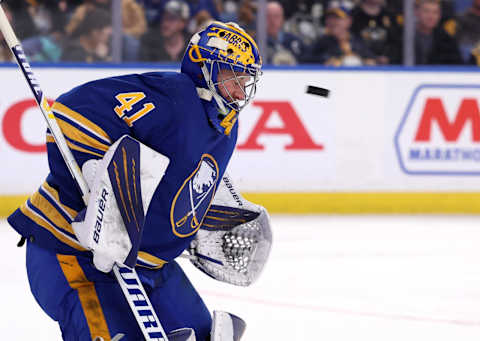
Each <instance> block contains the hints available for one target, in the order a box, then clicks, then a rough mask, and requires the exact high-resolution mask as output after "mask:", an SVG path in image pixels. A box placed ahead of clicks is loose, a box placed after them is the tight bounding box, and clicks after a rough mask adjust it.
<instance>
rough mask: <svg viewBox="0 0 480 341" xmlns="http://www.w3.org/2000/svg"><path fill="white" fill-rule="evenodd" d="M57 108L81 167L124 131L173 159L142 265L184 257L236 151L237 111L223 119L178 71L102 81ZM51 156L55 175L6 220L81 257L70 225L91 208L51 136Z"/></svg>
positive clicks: (147, 232) (151, 218)
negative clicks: (85, 202)
mask: <svg viewBox="0 0 480 341" xmlns="http://www.w3.org/2000/svg"><path fill="white" fill-rule="evenodd" d="M52 110H53V112H54V114H55V117H56V119H57V122H58V124H59V126H60V128H61V129H62V132H63V133H64V135H65V137H66V140H67V143H68V145H69V147H70V149H71V150H72V152H73V154H74V156H75V159H76V160H77V162H78V164H79V166H80V167H82V165H83V164H84V163H85V162H86V161H87V160H90V159H100V158H102V157H103V155H104V154H105V152H106V151H107V149H108V148H109V146H110V145H111V144H113V143H114V142H115V141H116V140H117V139H118V138H120V137H121V136H123V135H125V134H127V135H130V136H132V137H133V138H135V139H137V140H139V141H140V142H142V143H143V144H145V145H147V146H149V147H150V148H152V149H154V150H156V151H158V152H160V153H162V154H163V155H165V156H167V157H168V158H169V159H170V165H169V167H168V168H167V171H166V173H165V176H164V177H163V178H162V181H161V182H160V184H159V186H158V188H157V189H156V191H155V193H154V195H153V198H152V202H151V204H150V207H149V210H148V212H147V215H146V219H145V226H144V232H143V238H142V242H141V245H140V252H139V254H138V259H137V265H139V266H144V267H148V268H160V267H161V266H162V265H163V264H164V263H165V262H168V261H169V260H171V259H173V258H175V257H177V256H178V255H179V254H180V253H182V251H183V250H184V249H185V248H187V247H188V245H189V243H190V241H191V239H192V238H193V236H194V234H195V233H196V231H197V230H198V228H199V227H200V225H201V223H202V220H203V217H204V216H205V214H206V212H207V210H208V207H209V206H210V203H211V201H212V199H213V196H214V194H215V191H216V186H217V184H218V183H219V181H220V179H221V178H222V176H223V173H224V171H225V168H226V167H227V164H228V162H229V160H230V157H231V155H232V153H233V150H234V148H235V144H236V140H237V129H238V124H236V119H237V113H236V112H234V111H232V112H231V113H230V114H228V115H226V116H223V115H219V112H218V109H217V106H216V105H215V102H214V101H207V100H204V99H201V98H200V97H199V95H198V94H197V89H196V88H195V85H194V83H193V82H192V80H191V79H190V78H189V77H188V76H186V75H184V74H181V73H173V72H153V73H145V74H132V75H126V76H119V77H112V78H106V79H101V80H96V81H93V82H90V83H87V84H84V85H81V86H79V87H77V88H74V89H73V90H71V91H69V92H67V93H65V94H63V95H61V96H60V97H59V98H58V99H57V101H56V102H55V103H54V104H53V107H52ZM47 151H48V162H49V167H50V174H49V175H48V177H47V179H46V181H45V182H44V183H43V184H42V185H41V186H40V188H39V189H38V191H37V192H36V193H34V194H33V195H32V196H31V197H30V198H29V199H28V200H27V201H26V202H25V203H24V204H23V205H22V206H21V207H20V208H19V209H17V210H16V211H15V212H14V213H13V214H12V215H11V216H10V217H9V218H8V221H9V223H10V224H11V225H12V226H13V227H14V228H15V230H16V231H18V232H19V233H20V234H21V235H22V236H24V237H26V238H31V237H33V239H34V240H35V242H36V243H38V244H39V245H41V246H42V247H45V248H49V249H53V250H55V251H56V252H58V253H63V254H76V253H83V252H85V251H86V250H85V249H84V248H83V247H82V246H81V245H80V244H79V242H78V240H77V238H76V237H75V234H74V233H73V229H72V227H71V222H72V221H73V219H74V218H75V216H76V215H77V214H78V212H80V211H81V210H83V209H84V208H85V205H84V203H83V201H82V198H81V195H80V193H79V191H78V189H77V185H76V183H75V181H74V180H73V178H72V177H71V175H70V173H69V171H68V169H67V167H66V165H65V163H64V161H63V159H62V157H61V154H60V152H59V150H58V148H57V146H56V144H55V142H54V140H53V136H52V135H51V134H50V133H49V132H48V131H47ZM200 172H203V173H204V174H199V173H200ZM195 176H197V178H198V177H199V176H201V178H202V179H204V180H203V182H202V188H201V189H196V188H195V186H194V184H193V179H194V178H195ZM197 187H198V184H197ZM196 190H198V192H199V193H200V195H198V196H195V191H196ZM192 193H193V194H192ZM192 198H193V199H192ZM192 210H194V211H195V214H190V212H191V211H192Z"/></svg>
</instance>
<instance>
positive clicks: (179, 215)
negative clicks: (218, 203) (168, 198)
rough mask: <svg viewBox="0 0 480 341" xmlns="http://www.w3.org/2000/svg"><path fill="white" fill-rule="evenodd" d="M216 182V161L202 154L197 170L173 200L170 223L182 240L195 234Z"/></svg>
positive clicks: (211, 198)
mask: <svg viewBox="0 0 480 341" xmlns="http://www.w3.org/2000/svg"><path fill="white" fill-rule="evenodd" d="M217 182H218V165H217V161H216V160H215V159H214V158H213V156H211V155H209V154H203V155H202V159H201V160H200V162H199V163H198V166H197V168H196V169H195V171H193V173H192V174H191V175H190V176H189V177H188V178H187V180H185V182H184V183H183V185H182V187H180V189H179V190H178V192H177V195H176V196H175V198H174V199H173V203H172V207H171V210H170V222H171V224H172V229H173V233H174V234H175V235H176V236H178V237H181V238H184V237H188V236H191V235H192V234H194V233H195V232H197V230H198V229H199V228H200V225H201V224H202V221H203V217H204V215H205V213H206V212H207V210H208V208H209V207H210V203H211V202H212V200H213V196H214V195H215V191H216V187H217Z"/></svg>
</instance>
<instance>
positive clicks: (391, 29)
mask: <svg viewBox="0 0 480 341" xmlns="http://www.w3.org/2000/svg"><path fill="white" fill-rule="evenodd" d="M384 5H385V0H361V1H360V2H359V4H358V5H357V6H355V8H354V9H353V10H352V20H353V24H352V32H353V33H354V34H355V35H357V36H359V37H361V38H362V39H363V41H364V42H365V44H366V45H367V46H368V47H369V48H370V50H372V52H373V53H374V54H375V59H376V63H377V64H383V65H385V64H399V63H400V62H401V56H400V46H401V43H402V41H401V39H402V32H401V30H400V28H399V27H398V25H397V22H396V18H395V16H394V15H393V14H391V13H389V12H387V10H386V9H385V6H384Z"/></svg>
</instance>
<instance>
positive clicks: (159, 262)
mask: <svg viewBox="0 0 480 341" xmlns="http://www.w3.org/2000/svg"><path fill="white" fill-rule="evenodd" d="M137 257H138V259H139V260H141V261H142V262H144V263H147V264H151V267H148V266H145V265H140V264H137V266H141V267H143V268H148V269H160V268H161V267H162V266H163V265H165V264H166V263H168V262H167V261H165V260H163V259H160V258H158V257H155V256H153V255H151V254H149V253H146V252H143V251H139V252H138V256H137Z"/></svg>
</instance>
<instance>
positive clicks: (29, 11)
mask: <svg viewBox="0 0 480 341" xmlns="http://www.w3.org/2000/svg"><path fill="white" fill-rule="evenodd" d="M5 3H7V4H8V5H9V6H10V12H11V15H12V22H13V25H12V27H13V29H14V31H15V34H16V36H17V37H18V39H20V40H23V39H26V38H29V37H33V36H35V35H36V34H37V30H36V27H35V23H34V21H33V12H34V10H33V7H32V5H31V4H30V3H29V2H28V1H26V0H8V1H6V2H2V6H3V5H4V4H5Z"/></svg>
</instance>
